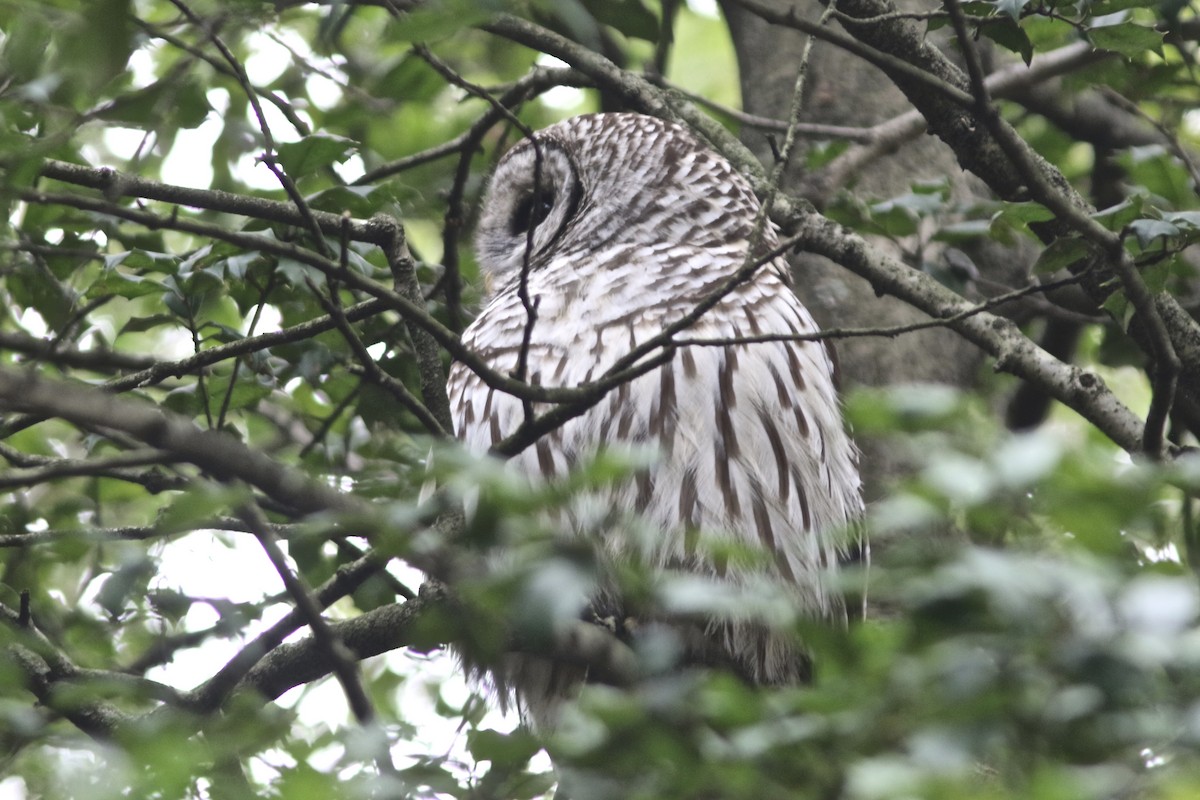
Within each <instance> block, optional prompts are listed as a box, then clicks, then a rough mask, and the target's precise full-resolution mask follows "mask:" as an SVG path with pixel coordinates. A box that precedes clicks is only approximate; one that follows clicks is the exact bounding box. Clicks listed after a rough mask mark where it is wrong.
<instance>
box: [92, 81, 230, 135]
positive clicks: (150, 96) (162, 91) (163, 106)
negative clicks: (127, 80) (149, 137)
mask: <svg viewBox="0 0 1200 800" xmlns="http://www.w3.org/2000/svg"><path fill="white" fill-rule="evenodd" d="M211 110H212V106H210V105H209V102H208V96H207V94H205V91H204V87H203V86H202V85H201V84H200V82H199V81H198V80H196V79H195V78H187V79H184V80H179V79H177V78H174V77H172V78H167V79H164V80H161V81H156V82H154V83H152V84H150V85H149V86H147V87H146V88H144V89H139V90H138V91H135V92H130V93H128V94H126V95H123V96H121V97H119V98H118V99H117V100H116V101H115V102H113V103H111V104H110V105H109V106H108V107H106V108H105V109H103V110H102V111H101V112H100V113H99V114H97V115H96V116H97V118H98V119H106V120H109V121H111V122H120V123H123V124H126V125H133V126H137V127H145V128H157V127H158V126H161V125H162V124H163V123H164V121H166V120H170V121H171V122H172V123H174V124H175V125H178V126H179V127H180V128H195V127H197V126H198V125H200V123H202V122H204V120H205V119H207V118H208V114H209V112H210V111H211Z"/></svg>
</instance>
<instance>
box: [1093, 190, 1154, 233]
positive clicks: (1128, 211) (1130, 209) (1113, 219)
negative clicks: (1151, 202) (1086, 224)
mask: <svg viewBox="0 0 1200 800" xmlns="http://www.w3.org/2000/svg"><path fill="white" fill-rule="evenodd" d="M1145 204H1146V198H1145V197H1143V196H1141V195H1133V196H1132V197H1127V198H1125V199H1124V200H1122V201H1121V202H1119V203H1117V204H1116V205H1114V206H1109V207H1108V208H1105V209H1101V210H1100V211H1097V212H1096V213H1094V214H1092V219H1094V220H1096V221H1097V222H1099V223H1100V224H1101V225H1103V226H1104V227H1105V228H1108V229H1109V230H1110V231H1114V232H1115V231H1120V230H1122V229H1124V227H1125V226H1126V225H1128V224H1130V223H1131V222H1133V221H1134V220H1135V219H1141V218H1142V217H1143V216H1144V215H1143V214H1142V209H1143V208H1144V206H1145Z"/></svg>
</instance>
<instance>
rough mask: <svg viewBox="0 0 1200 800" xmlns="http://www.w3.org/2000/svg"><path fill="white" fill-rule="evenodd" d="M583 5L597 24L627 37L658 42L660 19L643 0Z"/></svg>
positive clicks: (607, 0)
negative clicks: (614, 29) (611, 28)
mask: <svg viewBox="0 0 1200 800" xmlns="http://www.w3.org/2000/svg"><path fill="white" fill-rule="evenodd" d="M583 5H584V7H585V8H587V10H588V11H589V12H591V15H592V16H593V17H595V18H596V21H597V22H600V23H603V24H604V25H611V26H612V27H614V28H616V29H617V30H619V31H620V32H621V33H623V34H625V35H626V36H632V37H635V38H638V39H645V40H646V41H648V42H656V41H658V17H657V16H655V14H654V12H653V11H651V10H650V9H649V8H647V7H646V4H645V3H643V2H642V1H641V0H583Z"/></svg>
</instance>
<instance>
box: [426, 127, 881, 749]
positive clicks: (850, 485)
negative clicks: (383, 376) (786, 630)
mask: <svg viewBox="0 0 1200 800" xmlns="http://www.w3.org/2000/svg"><path fill="white" fill-rule="evenodd" d="M759 209H760V205H759V202H758V200H757V198H756V197H755V195H754V194H753V192H751V190H750V187H749V186H748V185H747V183H746V181H745V180H744V179H743V178H741V177H740V176H739V175H738V174H737V173H736V172H735V171H734V170H733V168H732V167H731V165H730V164H729V163H728V162H727V161H726V160H725V159H724V158H722V157H721V156H719V155H717V154H716V153H715V152H713V151H712V150H710V149H708V148H706V147H705V146H704V145H703V144H701V143H700V142H699V141H698V140H697V139H696V138H695V137H694V136H693V135H692V134H691V133H690V132H688V131H687V130H686V129H685V128H683V127H681V126H679V125H676V124H673V123H669V122H663V121H661V120H658V119H655V118H652V117H647V116H642V115H638V114H594V115H585V116H580V117H575V118H573V119H569V120H567V121H565V122H561V123H559V124H556V125H553V126H551V127H549V128H546V129H545V130H543V131H541V132H539V133H537V134H536V145H535V144H534V142H531V141H529V140H526V141H523V142H521V143H520V144H518V145H516V146H515V147H513V148H512V149H511V150H510V151H509V152H508V153H507V154H505V156H504V157H503V159H502V160H501V161H500V163H499V164H498V166H497V167H496V170H495V172H494V174H493V176H492V178H491V182H490V185H489V189H488V192H487V196H486V199H485V201H484V203H483V209H482V213H481V218H480V222H479V226H478V232H477V235H476V251H477V254H478V259H479V263H480V265H481V269H482V270H483V271H484V272H485V273H487V275H488V277H489V279H490V285H491V288H492V292H491V294H490V298H489V300H488V302H487V304H486V307H485V308H484V309H483V311H482V313H480V315H479V317H478V318H477V319H476V320H475V321H474V323H473V324H472V325H471V326H470V327H469V328H468V329H467V330H466V332H465V333H464V334H463V344H464V345H465V346H466V347H467V348H469V349H470V350H473V351H474V352H476V353H477V354H479V356H481V357H482V358H483V359H484V360H485V361H486V362H487V363H488V364H489V365H490V366H491V367H492V368H494V369H495V370H497V371H499V372H501V373H505V374H510V373H512V372H513V371H514V370H515V369H516V367H517V366H518V359H519V358H520V354H521V351H522V349H525V350H526V358H527V365H526V368H525V369H526V377H527V380H528V381H529V382H530V383H533V384H539V385H542V386H547V387H574V386H578V385H580V384H582V383H585V382H588V381H591V380H594V379H596V378H598V377H600V376H601V375H602V374H603V373H604V371H605V370H607V369H609V367H611V366H612V365H613V364H614V362H616V361H617V360H618V359H620V358H621V357H622V356H624V355H626V354H627V353H628V352H629V351H630V350H631V349H632V348H634V347H635V346H637V345H638V344H640V343H642V342H644V341H646V340H647V339H649V338H650V337H653V336H654V335H656V334H658V333H659V332H660V331H661V330H662V329H663V328H664V326H667V325H669V324H671V323H672V322H674V321H676V320H678V319H679V318H680V317H682V316H683V315H685V314H687V313H688V312H690V311H692V309H693V308H695V306H696V304H697V303H698V302H699V301H700V300H701V299H703V298H704V297H705V296H706V295H708V294H710V293H711V292H713V290H714V289H715V288H716V287H718V286H720V285H721V284H722V282H723V281H725V280H726V279H727V278H729V276H730V275H732V274H733V273H734V272H736V271H737V270H738V269H739V268H740V267H741V266H742V265H743V264H744V263H746V262H747V259H748V250H749V248H750V246H751V241H752V238H753V229H754V224H755V215H756V214H757V213H758V211H759ZM760 237H761V238H760V242H759V245H758V247H757V249H756V251H755V252H756V254H758V253H767V252H770V251H771V249H772V248H775V247H776V246H777V244H778V242H777V238H776V234H775V233H774V231H773V230H772V229H771V228H770V226H769V225H768V226H767V227H766V228H765V229H764V230H762V231H761V232H760ZM523 274H524V276H525V278H524V281H525V283H526V287H527V293H528V294H527V298H528V303H529V305H530V306H536V308H535V313H534V314H533V320H534V321H533V323H532V325H531V326H530V324H529V319H530V315H529V309H528V306H527V305H526V303H525V302H523V301H522V299H521V297H520V296H519V295H520V292H519V289H520V285H521V282H522V275H523ZM789 281H790V278H789V274H788V271H787V265H786V263H785V262H784V260H783V259H782V258H775V259H774V260H771V261H770V262H769V263H767V264H765V265H763V267H762V268H761V269H759V270H758V272H757V273H756V274H755V276H754V278H753V279H752V280H750V281H749V282H746V283H744V284H742V285H741V286H739V287H738V288H737V289H736V290H734V291H732V292H731V293H729V294H728V295H726V296H725V297H724V298H723V299H722V300H721V301H720V302H719V303H718V304H717V305H715V306H714V307H713V308H711V309H710V310H708V311H707V312H706V313H704V314H703V315H702V316H701V317H700V318H699V320H698V321H697V322H695V323H694V324H693V325H692V326H690V328H688V329H687V330H686V331H684V332H683V334H682V335H685V336H687V337H689V338H692V339H701V338H702V339H725V340H728V339H736V338H738V337H756V336H762V335H784V336H788V335H795V334H804V333H809V332H812V331H815V330H816V325H815V323H814V322H813V320H812V317H811V316H810V315H809V313H808V311H807V310H806V309H805V308H804V306H803V305H802V304H801V303H800V301H799V300H798V299H797V298H796V296H795V294H793V293H792V291H791V289H790V287H789ZM527 328H528V329H529V330H527ZM526 340H527V341H526ZM448 390H449V395H450V401H451V404H452V407H453V410H454V414H455V426H456V433H457V435H458V437H459V438H460V439H461V440H462V441H463V442H465V443H466V445H467V446H468V447H469V448H470V449H472V450H474V451H477V452H479V453H484V452H487V451H488V450H489V449H490V448H491V447H492V446H494V445H495V444H496V443H497V442H499V441H500V440H501V439H503V438H504V437H506V436H508V435H509V434H512V433H513V432H514V431H516V430H517V428H518V427H519V426H520V424H521V422H522V420H523V419H524V418H525V414H526V409H525V407H524V404H523V403H522V401H521V400H519V399H517V398H515V397H513V396H511V395H508V394H505V393H503V392H501V391H499V390H495V389H492V388H490V387H489V386H488V385H487V384H486V383H485V382H484V381H483V380H482V379H481V378H480V377H479V376H478V375H476V374H475V373H473V372H472V371H471V370H470V369H468V368H467V367H465V366H464V365H463V364H461V363H456V364H455V365H454V366H453V367H452V369H451V373H450V380H449V387H448ZM629 445H642V446H648V447H651V448H654V449H656V450H657V452H658V457H657V460H655V461H653V463H652V465H651V466H650V467H649V468H647V469H645V470H643V471H641V472H639V473H637V474H636V475H635V476H634V477H632V478H630V479H629V480H628V481H627V482H626V483H624V484H621V485H618V486H616V487H613V488H612V489H611V490H610V493H609V494H608V495H607V496H606V497H604V498H601V499H602V500H603V501H604V502H606V503H607V504H608V505H609V506H610V507H612V508H617V509H621V510H623V511H629V512H633V513H634V514H636V515H637V517H638V518H639V519H640V520H642V521H644V522H645V523H646V524H648V525H649V526H650V528H651V529H652V530H653V532H654V533H653V537H652V540H651V542H650V544H649V546H648V547H645V548H644V551H643V552H642V553H640V556H641V557H644V558H647V559H649V560H650V563H651V564H652V565H654V566H656V567H661V568H663V569H667V568H671V569H685V570H692V571H696V572H700V573H705V574H708V575H710V576H712V577H713V579H715V580H718V581H722V580H723V581H734V582H737V581H738V580H741V579H742V578H744V577H745V576H742V575H739V574H737V569H738V568H737V567H726V566H724V565H722V566H718V565H716V564H714V563H712V562H711V559H709V558H706V557H705V556H704V555H703V554H701V553H698V552H697V549H696V547H695V542H696V537H697V534H698V532H703V533H704V534H706V535H714V536H727V537H734V538H735V539H741V540H747V541H748V542H750V543H752V544H754V545H755V546H759V547H762V548H765V549H766V550H767V551H769V552H770V553H771V554H772V556H773V567H772V569H773V570H774V571H775V574H776V576H777V577H778V578H782V579H783V581H784V582H786V583H787V585H789V586H790V587H791V588H792V591H793V593H794V602H795V604H796V606H797V607H798V608H799V609H800V610H801V611H802V612H803V613H805V614H807V615H809V616H813V617H820V618H837V617H841V616H844V614H845V611H844V608H843V603H842V600H841V597H840V595H839V593H838V591H837V590H836V589H835V587H834V586H833V577H834V575H835V573H836V570H837V568H838V563H839V560H840V559H841V558H842V557H844V556H845V555H846V552H845V551H846V550H847V548H848V544H849V543H848V542H847V541H846V539H845V537H842V536H839V535H838V532H839V531H843V530H844V529H845V528H847V526H848V523H850V522H851V521H852V520H853V519H854V518H855V517H856V515H858V514H859V512H860V510H861V500H860V485H859V476H858V470H857V465H856V450H855V447H854V445H853V444H852V442H851V440H850V438H849V437H848V435H847V433H846V431H845V428H844V424H843V420H842V416H841V412H840V407H839V402H838V398H837V395H836V391H835V386H834V364H833V361H832V358H831V354H830V352H829V351H828V349H827V348H826V347H825V346H824V345H823V344H822V343H820V342H813V341H807V342H806V341H795V340H790V341H789V340H780V341H766V342H758V343H747V344H732V343H726V344H721V345H706V344H692V345H687V346H682V347H680V348H679V349H678V351H677V352H676V353H675V356H674V357H673V358H672V359H671V360H670V361H668V362H667V363H665V364H663V365H662V366H660V367H657V368H656V369H654V370H653V371H651V372H648V373H646V374H644V375H641V376H640V377H637V378H636V379H634V380H632V381H630V382H628V383H625V384H623V385H620V386H618V387H617V388H615V389H614V390H612V391H611V392H610V393H609V394H608V395H607V396H606V397H605V398H604V399H603V400H602V401H601V402H600V403H599V404H597V405H595V406H593V407H592V408H591V409H590V410H589V411H587V412H586V413H584V414H583V415H582V416H578V417H576V418H574V419H571V420H570V421H568V422H567V423H566V424H565V425H563V426H562V427H560V428H558V429H557V430H555V431H554V432H552V433H550V434H549V435H546V436H543V437H542V438H541V439H540V440H539V441H537V442H536V444H535V445H533V446H532V447H529V448H527V449H526V450H524V451H523V452H521V453H520V454H519V455H517V456H515V457H514V458H513V459H512V465H513V466H514V467H515V468H516V469H518V470H520V471H521V472H523V473H525V474H527V475H528V476H530V478H531V479H532V480H535V481H538V480H544V479H547V478H551V477H555V476H562V475H564V474H565V473H566V472H567V471H568V470H570V469H571V468H572V466H573V465H575V464H577V463H578V462H579V461H580V460H581V459H584V458H587V457H588V456H589V455H590V454H592V453H594V452H596V451H597V449H598V448H600V447H621V446H629ZM569 524H571V525H575V526H576V527H577V528H578V529H579V530H577V531H576V533H577V534H578V533H588V532H593V533H594V532H595V530H597V528H596V527H595V526H589V525H585V524H584V523H582V522H581V521H580V520H579V519H578V518H573V519H572V521H571V522H570V523H569ZM585 529H586V530H585ZM627 541H628V540H627V539H623V538H622V537H621V536H619V535H617V534H611V535H608V536H607V540H606V541H605V542H604V544H605V545H606V546H607V547H609V548H611V549H614V550H620V549H621V548H622V547H625V546H626V544H622V542H626V543H627ZM626 555H627V554H626ZM706 635H707V636H709V637H711V640H712V641H713V642H714V646H715V647H716V649H717V650H719V651H723V653H724V655H725V656H726V658H727V660H728V661H729V662H730V663H732V664H733V665H735V666H736V668H737V670H738V671H739V672H740V673H741V674H743V675H744V676H747V677H748V678H749V679H750V680H752V681H755V682H758V683H762V684H783V683H792V682H797V681H799V680H802V679H803V678H804V677H805V673H806V669H807V662H806V660H805V658H804V655H803V653H801V652H799V651H798V649H797V648H796V646H795V645H794V644H793V643H792V640H791V638H790V637H789V636H786V635H783V634H779V633H775V632H772V631H770V630H768V629H766V628H764V627H763V626H761V625H755V624H751V623H739V622H736V621H727V620H726V621H722V620H713V621H712V622H711V623H710V624H709V625H708V629H707V631H706ZM504 673H505V674H503V675H498V676H497V682H498V683H500V684H502V685H507V686H509V687H510V688H511V689H513V690H514V691H515V694H516V699H517V701H518V703H519V705H520V707H521V709H522V713H523V715H524V716H526V718H532V720H533V721H534V722H535V723H540V724H542V725H546V724H548V721H549V720H550V719H551V718H552V717H553V714H554V713H555V711H556V706H557V705H558V701H559V700H560V699H561V697H562V696H563V695H564V694H565V693H569V692H570V691H571V683H572V680H574V681H578V680H579V679H581V677H582V676H580V675H574V676H573V677H568V678H567V679H564V676H563V672H562V669H558V668H555V667H554V666H552V665H549V664H547V663H545V662H540V661H538V660H537V659H534V658H530V657H520V658H515V659H513V660H512V661H510V663H509V664H508V666H507V667H506V668H505V670H504Z"/></svg>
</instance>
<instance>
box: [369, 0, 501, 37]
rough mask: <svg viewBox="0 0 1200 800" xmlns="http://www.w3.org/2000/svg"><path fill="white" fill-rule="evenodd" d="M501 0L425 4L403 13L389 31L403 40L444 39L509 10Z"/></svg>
mask: <svg viewBox="0 0 1200 800" xmlns="http://www.w3.org/2000/svg"><path fill="white" fill-rule="evenodd" d="M504 5H505V4H504V3H503V2H500V1H499V0H441V2H431V3H425V4H422V5H421V6H420V7H419V8H417V9H416V10H415V11H410V12H408V13H407V14H401V15H400V16H399V18H398V19H397V20H396V22H395V24H394V25H392V26H391V27H390V28H389V29H388V35H389V36H390V37H394V38H395V39H397V40H399V41H402V42H427V41H435V40H437V39H444V38H446V37H447V36H450V35H451V34H453V33H457V32H458V31H461V30H463V29H464V28H470V27H472V26H474V25H478V24H480V23H482V22H486V21H487V20H488V19H490V18H491V17H492V16H493V15H495V14H496V13H498V12H500V11H504V10H506V9H505V8H504Z"/></svg>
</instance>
